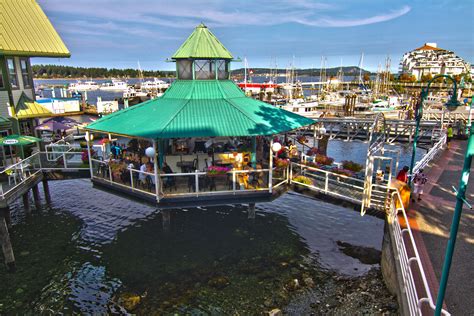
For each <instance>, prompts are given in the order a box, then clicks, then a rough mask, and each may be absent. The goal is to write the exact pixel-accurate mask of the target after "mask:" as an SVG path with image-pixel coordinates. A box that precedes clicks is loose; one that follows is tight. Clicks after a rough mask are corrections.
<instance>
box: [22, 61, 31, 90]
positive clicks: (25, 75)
mask: <svg viewBox="0 0 474 316" xmlns="http://www.w3.org/2000/svg"><path fill="white" fill-rule="evenodd" d="M20 68H21V78H22V79H23V87H25V88H31V77H30V67H29V64H28V60H27V59H26V58H21V59H20Z"/></svg>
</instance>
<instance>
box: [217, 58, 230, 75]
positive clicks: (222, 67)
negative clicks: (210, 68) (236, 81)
mask: <svg viewBox="0 0 474 316" xmlns="http://www.w3.org/2000/svg"><path fill="white" fill-rule="evenodd" d="M216 63H217V79H221V80H223V79H224V80H225V79H229V71H228V69H227V61H226V60H216Z"/></svg>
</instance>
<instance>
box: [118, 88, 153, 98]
mask: <svg viewBox="0 0 474 316" xmlns="http://www.w3.org/2000/svg"><path fill="white" fill-rule="evenodd" d="M147 96H148V93H146V92H144V91H141V90H136V89H135V88H134V87H127V89H126V90H125V91H124V92H123V98H124V99H129V98H134V97H147Z"/></svg>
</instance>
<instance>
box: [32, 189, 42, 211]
mask: <svg viewBox="0 0 474 316" xmlns="http://www.w3.org/2000/svg"><path fill="white" fill-rule="evenodd" d="M31 191H33V200H34V201H35V206H36V210H39V209H40V208H41V199H40V194H39V188H38V185H37V184H35V185H34V186H33V187H32V188H31Z"/></svg>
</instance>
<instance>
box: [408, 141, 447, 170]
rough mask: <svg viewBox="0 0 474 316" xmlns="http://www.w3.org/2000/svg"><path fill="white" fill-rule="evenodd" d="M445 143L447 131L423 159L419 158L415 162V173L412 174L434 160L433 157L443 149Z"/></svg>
mask: <svg viewBox="0 0 474 316" xmlns="http://www.w3.org/2000/svg"><path fill="white" fill-rule="evenodd" d="M445 143H446V133H443V134H442V136H441V138H440V139H439V140H438V142H437V143H436V144H435V145H434V146H433V147H431V149H430V150H429V151H428V152H427V153H426V154H425V155H424V156H423V158H422V159H421V160H419V161H418V162H417V163H416V164H415V167H414V168H413V173H412V174H411V175H410V176H412V175H415V174H417V173H418V172H419V171H420V169H423V168H424V167H426V165H428V164H429V163H430V162H431V161H432V160H433V158H434V157H436V155H437V154H438V153H439V152H440V151H441V150H442V149H443V147H444V144H445Z"/></svg>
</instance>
